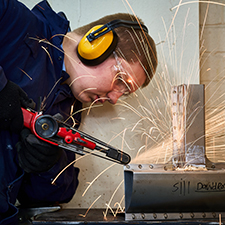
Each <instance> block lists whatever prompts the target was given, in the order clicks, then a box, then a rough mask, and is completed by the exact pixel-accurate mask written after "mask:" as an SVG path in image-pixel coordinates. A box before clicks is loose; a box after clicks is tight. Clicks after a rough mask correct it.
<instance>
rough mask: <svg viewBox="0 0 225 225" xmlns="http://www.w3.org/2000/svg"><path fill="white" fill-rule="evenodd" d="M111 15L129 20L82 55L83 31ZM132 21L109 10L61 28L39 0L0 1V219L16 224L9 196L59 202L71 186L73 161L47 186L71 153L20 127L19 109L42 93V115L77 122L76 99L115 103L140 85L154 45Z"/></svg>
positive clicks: (153, 58) (151, 64)
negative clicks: (29, 1) (35, 0)
mask: <svg viewBox="0 0 225 225" xmlns="http://www.w3.org/2000/svg"><path fill="white" fill-rule="evenodd" d="M115 19H120V20H126V21H135V23H134V24H133V25H130V26H127V27H124V26H119V27H117V28H115V29H113V32H115V33H114V36H115V37H114V36H113V41H112V43H111V44H110V46H109V49H108V48H106V49H103V47H101V48H100V49H98V48H97V49H96V50H95V51H94V54H93V55H94V56H93V55H88V54H86V53H85V51H86V47H85V48H84V49H83V46H85V45H86V42H87V40H86V38H83V36H84V35H85V33H86V32H88V31H89V30H90V29H91V28H93V27H94V26H96V25H104V24H106V23H109V22H111V21H113V20H115ZM139 23H140V21H139ZM137 24H138V23H137V19H136V18H135V17H134V16H131V15H128V14H116V15H111V16H106V17H104V18H102V19H100V20H99V21H96V22H93V23H91V24H88V25H87V26H84V27H81V28H78V29H76V30H74V31H72V32H68V29H69V21H67V20H66V19H65V18H64V17H62V16H60V15H59V14H57V13H55V12H54V11H53V10H52V9H51V7H50V5H49V3H48V2H47V1H46V0H44V1H42V2H40V3H39V4H37V5H36V6H35V7H34V8H33V9H32V10H29V9H28V8H27V7H26V6H25V5H23V4H22V3H20V2H18V1H17V0H0V34H1V35H0V52H1V54H0V185H1V186H0V224H17V223H18V222H17V220H18V218H17V214H18V209H17V208H16V207H15V206H14V204H15V202H16V199H18V201H19V203H20V204H21V205H24V206H30V205H42V206H43V205H51V204H55V203H65V202H69V201H70V200H71V198H72V197H73V195H74V193H75V191H76V188H77V185H78V179H77V177H78V173H79V169H78V168H76V167H73V166H70V167H69V168H68V169H67V170H66V171H65V172H64V173H63V174H62V175H61V176H60V177H59V178H58V179H57V181H56V183H55V185H52V184H51V181H52V179H54V178H55V176H56V175H57V174H58V173H59V172H60V171H61V170H62V169H63V168H64V167H65V166H66V165H68V164H69V163H70V162H72V161H73V160H74V159H75V154H74V153H72V152H69V151H65V150H62V149H60V148H58V147H56V146H52V145H50V144H48V143H45V142H43V141H41V140H39V139H37V138H36V137H35V136H34V135H33V134H31V132H30V131H29V130H28V129H24V128H23V116H22V111H21V107H24V108H27V107H32V106H33V104H32V100H33V101H34V102H36V103H38V101H39V97H40V96H42V105H41V107H42V110H43V113H44V114H50V115H55V114H56V113H60V114H61V115H62V116H63V117H64V119H67V118H68V117H70V115H71V114H72V113H74V116H73V118H74V120H70V121H67V123H70V124H71V125H73V123H74V121H75V123H76V127H79V123H80V121H81V115H80V113H75V112H77V111H79V110H80V109H81V108H82V103H92V102H93V101H95V102H100V103H104V102H105V101H109V102H110V103H112V104H115V103H116V102H117V100H118V98H119V97H120V96H122V95H124V94H130V93H133V92H135V91H136V90H137V89H138V88H139V87H144V86H146V85H147V84H148V83H149V82H150V80H151V78H152V76H153V75H154V73H155V70H156V67H157V55H156V48H155V44H154V41H153V40H152V38H151V37H150V36H149V34H148V32H147V30H146V29H147V28H145V27H144V25H142V26H143V27H142V26H141V27H140V24H138V27H137ZM143 28H144V29H143ZM96 29H97V28H94V30H96ZM111 33H112V32H111ZM65 35H66V36H65ZM82 38H83V39H82ZM101 38H102V37H100V38H97V39H96V41H98V40H101ZM114 38H115V39H116V40H114ZM108 42H109V40H108V39H107V43H108ZM90 43H91V44H92V42H90V41H88V44H89V45H90ZM102 49H103V50H102ZM101 51H103V52H101ZM99 54H100V56H99ZM31 99H32V100H31ZM71 106H73V112H71ZM36 110H37V108H36Z"/></svg>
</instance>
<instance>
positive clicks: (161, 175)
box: [124, 85, 225, 221]
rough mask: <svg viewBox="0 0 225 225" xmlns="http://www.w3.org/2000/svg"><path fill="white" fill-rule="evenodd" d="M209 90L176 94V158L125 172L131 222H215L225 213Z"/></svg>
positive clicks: (224, 178) (191, 88)
mask: <svg viewBox="0 0 225 225" xmlns="http://www.w3.org/2000/svg"><path fill="white" fill-rule="evenodd" d="M204 106H205V102H204V85H179V86H174V87H172V89H171V116H172V156H171V159H170V160H169V161H168V162H166V163H165V164H128V165H126V166H125V167H124V179H125V219H126V220H160V221H161V220H174V219H176V220H177V219H179V220H186V219H187V220H190V219H194V220H196V219H206V218H207V219H215V217H216V216H215V215H219V214H220V215H224V214H225V201H224V199H225V169H224V168H225V164H224V163H213V162H211V161H210V160H208V159H207V157H206V153H205V109H204Z"/></svg>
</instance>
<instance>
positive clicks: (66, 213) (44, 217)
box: [32, 209, 223, 225]
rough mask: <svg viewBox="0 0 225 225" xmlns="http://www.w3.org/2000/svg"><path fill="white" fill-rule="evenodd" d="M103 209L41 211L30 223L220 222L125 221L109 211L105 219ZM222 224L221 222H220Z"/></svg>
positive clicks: (185, 223) (184, 224)
mask: <svg viewBox="0 0 225 225" xmlns="http://www.w3.org/2000/svg"><path fill="white" fill-rule="evenodd" d="M105 211H106V210H105V209H91V210H90V211H88V213H87V214H86V216H85V217H83V216H82V215H85V213H86V212H87V209H60V210H58V211H55V212H48V213H42V214H40V215H38V216H35V217H34V220H33V221H32V224H36V225H37V224H40V225H41V224H48V225H50V224H51V225H53V224H54V225H59V224H62V225H63V224H80V225H83V224H92V225H94V224H101V225H104V224H107V225H109V224H159V223H160V224H182V225H187V224H190V225H200V224H202V225H204V224H205V225H206V224H207V225H208V224H220V223H219V219H218V220H217V219H215V220H210V221H194V220H192V221H190V220H189V221H165V220H164V221H125V214H124V213H119V214H117V216H116V217H114V216H113V214H112V213H110V211H108V213H107V219H104V216H103V212H105ZM221 224H223V223H221Z"/></svg>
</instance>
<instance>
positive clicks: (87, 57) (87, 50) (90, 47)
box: [77, 25, 118, 66]
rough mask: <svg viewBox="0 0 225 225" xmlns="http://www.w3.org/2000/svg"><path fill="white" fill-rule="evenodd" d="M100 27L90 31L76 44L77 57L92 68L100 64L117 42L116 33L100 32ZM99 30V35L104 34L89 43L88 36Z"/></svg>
mask: <svg viewBox="0 0 225 225" xmlns="http://www.w3.org/2000/svg"><path fill="white" fill-rule="evenodd" d="M102 26H103V25H98V26H95V27H93V28H92V29H90V30H89V31H88V32H87V33H86V34H85V35H84V36H83V38H82V39H81V40H80V42H79V44H78V47H77V53H78V57H79V59H80V60H81V61H82V62H83V63H84V64H86V65H90V66H94V65H98V64H100V63H102V62H103V61H104V60H105V59H107V58H108V57H109V55H110V54H111V53H112V52H113V51H114V49H115V48H116V45H117V42H118V37H117V35H116V33H115V32H114V31H113V30H111V31H107V32H106V33H104V31H105V30H106V28H105V29H103V30H101V27H102ZM99 29H100V30H101V31H100V32H99V33H104V34H102V35H101V36H100V37H98V38H93V40H92V41H90V40H89V39H88V36H90V34H92V33H93V32H96V31H98V30H99ZM99 33H98V32H97V33H96V35H99Z"/></svg>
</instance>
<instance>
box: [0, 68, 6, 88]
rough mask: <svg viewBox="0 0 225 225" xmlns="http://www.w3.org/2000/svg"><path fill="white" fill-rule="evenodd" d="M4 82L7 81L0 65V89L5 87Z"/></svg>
mask: <svg viewBox="0 0 225 225" xmlns="http://www.w3.org/2000/svg"><path fill="white" fill-rule="evenodd" d="M6 83H7V78H6V77H5V73H4V71H3V68H2V67H1V66H0V91H1V90H2V89H3V88H4V87H5V85H6Z"/></svg>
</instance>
